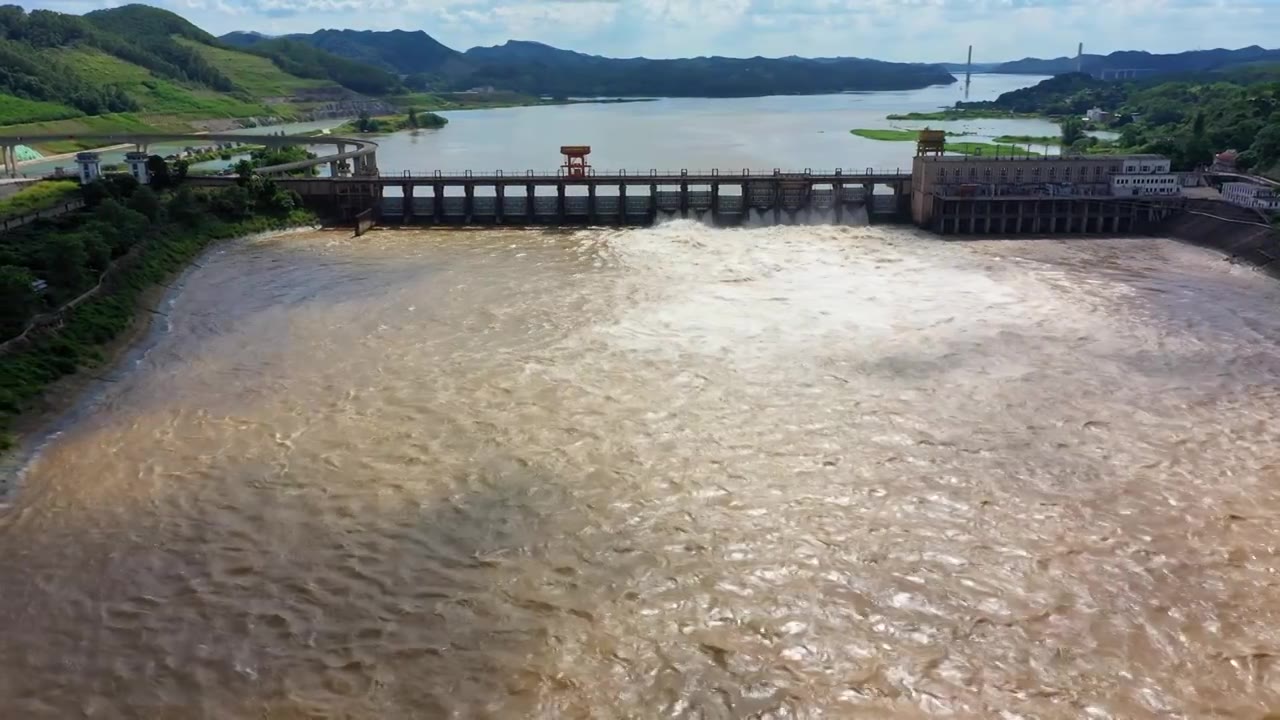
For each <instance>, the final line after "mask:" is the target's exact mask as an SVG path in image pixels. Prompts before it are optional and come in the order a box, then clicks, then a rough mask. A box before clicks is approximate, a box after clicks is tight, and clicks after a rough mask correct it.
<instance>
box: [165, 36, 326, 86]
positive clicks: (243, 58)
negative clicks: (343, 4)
mask: <svg viewBox="0 0 1280 720" xmlns="http://www.w3.org/2000/svg"><path fill="white" fill-rule="evenodd" d="M177 42H179V43H180V44H183V45H186V46H187V47H188V48H190V49H191V51H192V52H194V53H197V54H199V55H200V56H201V57H203V58H205V59H206V60H207V61H208V62H211V63H213V64H215V65H217V66H218V67H220V68H222V69H223V71H224V72H226V73H227V74H228V75H231V76H233V77H235V79H236V83H237V84H238V85H239V87H240V88H242V89H243V90H244V91H245V92H246V93H248V94H249V95H251V96H253V97H260V98H288V97H292V96H293V95H294V94H295V93H297V92H299V91H305V90H317V89H322V88H324V87H331V86H330V85H329V83H326V82H324V81H322V80H315V79H309V78H300V77H297V76H294V75H290V74H289V73H287V72H285V71H284V70H281V69H280V68H279V67H277V66H276V64H275V63H273V62H271V60H270V59H268V58H264V57H260V56H258V55H250V54H249V53H244V52H239V51H236V50H228V49H226V48H220V47H214V46H211V45H204V44H201V43H197V42H193V41H190V40H178V41H177Z"/></svg>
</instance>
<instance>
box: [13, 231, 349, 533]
mask: <svg viewBox="0 0 1280 720" xmlns="http://www.w3.org/2000/svg"><path fill="white" fill-rule="evenodd" d="M323 229H325V228H324V227H322V226H320V225H307V226H301V227H293V228H283V229H280V230H269V231H266V232H258V233H250V234H247V235H240V236H237V237H231V238H225V239H222V240H217V241H215V242H212V243H210V244H209V245H208V246H207V247H205V248H204V249H203V250H201V251H200V252H199V253H198V254H197V255H196V256H194V257H193V258H191V260H190V261H189V262H188V263H187V264H186V266H185V267H183V268H182V269H180V270H178V271H175V272H174V273H172V274H171V275H170V276H168V277H166V278H164V280H163V281H161V282H157V283H155V284H154V285H152V286H151V287H148V288H147V289H145V290H142V291H141V292H140V293H139V295H138V298H137V301H136V302H135V303H134V308H133V309H134V314H133V317H132V318H131V319H130V321H129V324H128V326H127V327H126V328H125V329H124V330H123V331H121V332H120V334H118V335H116V337H114V338H112V339H111V340H110V341H108V342H107V343H104V344H103V345H101V346H100V347H99V348H98V350H99V351H100V352H101V353H102V356H103V361H102V362H101V363H98V364H96V365H87V366H80V367H79V368H77V369H76V371H75V372H73V373H71V374H70V375H66V376H64V377H61V378H58V379H57V380H55V381H54V382H52V383H51V384H50V385H49V386H48V387H47V388H45V390H44V391H43V392H42V393H41V395H40V397H39V399H37V400H36V401H35V402H34V403H32V406H31V407H29V408H27V409H26V410H24V411H23V412H21V413H19V414H18V415H17V416H15V418H14V420H13V422H12V425H11V426H10V427H9V432H10V433H11V435H12V437H13V440H14V444H13V447H11V448H10V449H8V450H5V451H0V513H3V512H4V511H5V510H7V509H8V508H10V507H12V505H13V502H14V499H15V497H16V496H17V494H18V493H19V492H20V491H21V486H22V478H23V475H24V474H25V472H26V470H27V468H28V467H30V466H31V464H32V463H33V462H35V461H36V460H37V459H38V458H39V456H40V453H41V452H42V451H43V449H44V448H45V446H46V445H47V444H48V443H49V442H50V441H52V440H54V439H55V438H57V437H58V435H60V434H61V433H62V431H63V430H64V429H65V428H66V427H67V426H68V425H69V424H71V423H74V422H75V421H76V420H78V419H79V418H80V417H81V416H82V415H83V413H84V411H86V410H88V409H90V408H91V407H92V406H93V405H94V403H95V402H97V401H98V400H99V399H101V397H102V394H103V393H104V392H105V391H106V390H107V389H108V387H109V385H110V384H112V383H114V382H116V380H114V379H112V378H111V377H110V376H111V375H113V374H115V373H118V372H120V371H122V370H124V369H125V365H126V364H127V363H128V362H129V361H130V360H140V359H141V358H142V357H144V356H145V355H146V353H147V352H148V351H149V350H150V349H151V348H153V347H154V346H155V345H156V343H157V342H158V341H159V339H160V337H161V336H162V333H163V332H164V331H163V330H161V329H160V328H159V327H158V326H157V325H156V322H155V318H156V316H157V315H161V316H167V314H166V313H164V312H162V310H163V309H164V308H165V306H166V305H171V304H172V303H173V302H174V301H175V300H176V299H177V298H178V297H179V296H180V295H181V294H182V292H183V290H184V289H185V287H186V282H187V280H188V279H189V277H190V275H191V273H193V272H195V271H197V270H200V269H201V267H202V264H203V263H202V261H203V260H204V259H205V258H207V257H208V256H209V255H211V254H212V253H214V252H218V251H220V250H222V249H223V248H225V247H227V246H228V245H232V244H237V243H248V242H256V241H259V240H266V239H270V238H275V237H281V236H286V235H292V234H298V233H304V232H316V231H320V230H323Z"/></svg>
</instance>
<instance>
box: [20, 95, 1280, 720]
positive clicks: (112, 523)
mask: <svg viewBox="0 0 1280 720" xmlns="http://www.w3.org/2000/svg"><path fill="white" fill-rule="evenodd" d="M975 86H976V82H975ZM947 92H951V93H952V94H954V89H948V90H947ZM833 97H838V98H845V97H849V96H833ZM772 101H773V99H762V100H754V101H748V100H741V101H739V100H731V101H674V100H673V101H662V102H661V103H651V104H645V105H616V106H599V108H608V112H618V113H624V114H625V113H632V112H636V113H644V112H657V111H660V110H662V108H664V107H667V108H672V107H674V106H675V105H676V104H678V103H689V104H690V109H689V110H688V112H690V113H694V114H697V113H714V114H718V116H717V119H716V120H715V123H719V124H720V125H722V126H723V125H725V124H731V123H734V122H735V121H734V120H733V118H734V117H738V118H739V119H738V120H737V121H736V124H737V126H739V127H740V128H752V127H754V128H755V129H756V130H757V131H756V132H751V131H749V130H746V129H743V130H741V131H740V130H738V129H735V130H733V131H732V132H727V133H726V134H725V135H723V136H721V137H722V145H721V147H722V148H725V155H724V156H711V155H707V156H704V157H698V156H688V155H684V154H683V153H684V152H685V150H684V149H685V148H692V147H695V146H697V145H698V143H697V142H696V141H695V140H693V139H690V138H689V137H681V136H675V137H667V136H666V134H665V133H663V132H657V131H655V132H654V133H653V134H652V135H649V136H646V137H639V136H636V135H634V134H632V133H630V132H629V131H628V128H630V127H631V126H629V125H626V124H625V123H626V122H629V121H627V120H625V119H624V120H620V121H619V122H621V123H623V124H622V125H619V126H618V132H617V135H618V137H619V138H622V139H625V140H626V141H627V143H630V144H640V143H648V144H650V145H651V146H652V152H650V153H649V154H647V155H645V154H642V153H640V152H639V150H636V149H623V150H609V153H614V152H616V153H618V154H617V155H609V157H610V158H614V157H616V158H617V161H616V162H617V164H619V165H626V166H631V165H633V164H634V163H635V162H637V161H639V160H640V159H643V158H645V157H653V158H657V160H655V162H659V161H662V162H666V163H672V164H673V167H678V166H680V165H685V166H689V167H693V166H696V165H697V164H698V163H699V162H703V161H705V162H712V161H717V162H716V164H717V165H720V166H722V167H732V166H734V165H744V166H750V165H752V164H759V163H760V162H763V161H765V160H766V159H767V158H770V157H775V156H779V157H780V160H785V159H786V158H787V156H788V154H789V153H794V154H795V157H796V159H797V161H798V162H797V163H794V164H801V165H808V164H812V165H814V166H815V167H817V166H819V164H820V163H819V161H821V160H823V159H824V155H825V151H814V150H802V149H798V148H799V145H789V146H788V147H787V148H779V149H777V151H776V152H773V153H771V152H770V151H767V149H763V150H762V149H759V148H755V147H748V146H749V145H750V143H748V142H747V141H746V139H745V138H749V137H754V138H756V139H758V140H760V141H761V142H766V143H767V142H773V141H774V139H776V138H777V137H781V136H784V135H785V134H786V133H785V131H786V129H787V126H784V125H783V124H782V123H781V121H780V120H776V119H768V118H766V119H760V118H759V117H754V119H753V116H751V115H750V113H745V114H744V113H742V112H738V111H735V110H721V109H717V107H718V106H719V104H721V103H726V104H728V106H729V107H735V106H739V104H742V105H750V104H751V103H765V102H772ZM779 101H780V102H781V101H786V102H796V103H805V102H809V103H818V102H826V101H819V100H817V99H806V98H785V99H782V100H779ZM873 101H874V102H882V101H880V100H867V102H873ZM831 102H834V101H831ZM883 102H885V103H886V104H889V103H888V102H887V101H883ZM699 104H701V105H699ZM934 104H947V103H946V102H939V103H934ZM699 107H701V110H699V109H698V108H699ZM599 108H589V107H581V108H535V109H528V110H508V111H494V113H497V114H499V115H501V114H503V113H507V114H514V115H517V116H518V115H519V113H522V112H530V113H532V112H535V111H536V112H563V113H571V112H583V113H594V112H604V111H603V110H600V109H599ZM894 110H896V108H895V109H890V110H887V111H884V112H891V111H894ZM663 112H668V111H665V110H663ZM670 112H675V110H670ZM876 112H878V113H880V115H881V116H883V114H884V112H882V111H880V110H877V111H876ZM767 114H768V113H765V115H767ZM818 114H820V113H818V112H817V111H814V113H813V115H814V116H816V115H818ZM834 115H835V113H834V111H833V117H834ZM466 117H468V118H473V119H475V123H476V124H477V125H480V124H483V123H484V122H495V123H496V122H498V121H497V120H493V121H490V120H486V118H489V117H491V116H490V115H487V114H480V113H469V114H466ZM809 117H810V116H809V115H807V114H804V113H801V115H800V117H798V118H796V120H795V122H796V124H797V126H798V127H807V126H806V125H805V123H809V122H811V120H810V119H808V118H809ZM455 122H456V124H451V125H450V126H449V128H447V129H446V130H445V131H443V132H441V133H434V134H422V135H419V136H417V137H416V138H414V137H409V136H404V140H400V139H399V138H401V136H396V139H393V143H394V142H403V143H405V145H404V147H405V148H417V150H414V152H419V153H421V157H432V158H443V159H442V160H441V161H440V163H439V164H440V166H441V167H448V168H454V167H465V166H467V165H475V166H477V167H489V168H493V167H497V165H496V164H495V163H496V162H498V161H499V160H502V159H504V158H502V157H499V153H501V152H503V151H504V150H505V149H506V146H500V145H495V146H494V147H487V146H483V145H479V146H476V147H475V148H474V149H475V152H476V153H477V154H478V156H479V157H481V158H482V159H484V160H487V161H488V165H487V166H486V165H485V163H483V162H480V161H477V162H475V163H465V162H464V160H465V159H466V158H467V155H466V153H464V152H463V150H462V149H460V148H454V147H453V146H452V145H451V144H450V143H454V142H460V141H455V140H453V139H449V133H453V132H454V131H455V130H459V131H461V132H460V134H462V133H466V132H471V131H469V130H464V129H463V128H465V127H466V126H467V124H468V123H463V122H461V121H460V120H459V121H455ZM504 122H506V121H504ZM512 122H513V123H514V121H512ZM566 122H568V121H566ZM574 122H582V123H583V124H582V125H581V128H590V127H594V124H593V123H587V122H586V121H585V120H581V119H579V120H575V121H574ZM601 122H604V121H603V120H602V121H601ZM775 122H777V123H779V124H778V125H777V127H776V132H765V131H764V129H766V128H768V127H770V123H775ZM516 124H518V123H516ZM826 125H827V126H829V127H830V128H831V129H830V130H829V131H828V133H826V134H828V135H833V136H834V134H836V133H837V132H838V133H840V140H841V141H842V142H847V143H852V142H857V143H863V142H871V141H862V140H860V139H857V138H853V137H851V136H849V135H848V132H847V131H848V129H849V128H852V127H859V126H861V124H860V123H859V122H858V121H856V120H854V121H845V120H843V119H841V120H840V121H839V122H837V121H836V120H835V119H832V120H831V121H830V122H828V123H826ZM513 126H514V125H512V124H508V125H507V126H506V127H513ZM566 127H567V126H566ZM569 129H570V130H572V133H570V132H569V130H566V131H565V133H564V134H566V135H568V134H574V135H575V136H577V135H579V134H585V133H586V130H585V129H573V128H569ZM1006 131H1007V130H1006V129H1005V128H1000V129H999V130H998V133H1003V132H1006ZM477 132H479V131H477ZM597 132H603V131H597ZM1025 134H1041V133H1037V132H1028V133H1025ZM795 136H797V135H795V134H793V137H795ZM600 137H601V138H602V139H597V138H596V137H585V138H581V141H582V142H584V143H592V144H600V145H601V146H602V151H601V155H602V156H604V155H605V152H604V151H603V146H605V145H607V144H608V143H607V142H605V140H607V138H603V136H600ZM734 138H741V139H742V140H741V142H740V141H739V140H736V139H734ZM813 138H817V139H813ZM821 138H822V135H820V134H818V133H817V132H816V131H815V132H814V133H813V134H812V136H811V137H810V139H811V140H812V141H813V142H815V143H822V142H825V140H822V139H821ZM534 140H535V138H530V139H529V144H530V147H532V146H533V143H534ZM561 141H562V140H561V138H560V137H559V136H555V137H547V138H546V139H545V140H537V147H538V148H540V149H539V150H538V154H537V157H542V156H543V154H547V155H548V156H549V159H548V162H547V163H543V164H539V165H532V166H533V167H545V166H546V165H548V164H551V162H552V161H554V151H555V149H556V147H558V145H559V144H560V143H561ZM504 142H505V141H504ZM393 143H388V144H387V145H393ZM415 143H416V144H415ZM880 144H881V145H890V146H892V144H884V143H880ZM387 145H384V147H386V146H387ZM619 145H622V143H615V145H612V146H610V147H617V146H619ZM908 145H910V144H908ZM393 146H394V145H393ZM520 146H521V144H520V143H514V144H513V145H512V146H511V147H513V148H519V147H520ZM543 146H545V147H543ZM734 147H738V148H739V149H738V150H733V149H732V148H734ZM664 148H665V149H664ZM405 152H406V153H408V152H409V150H408V149H406V150H405ZM510 152H511V158H510V163H505V162H504V163H503V165H511V164H516V165H517V166H519V167H523V166H525V165H529V164H532V163H533V160H534V159H535V156H534V155H533V154H530V155H527V156H526V155H519V154H517V153H522V152H525V151H524V150H519V149H512V150H511V151H510ZM529 152H530V153H532V151H529ZM689 152H693V151H692V150H690V151H689ZM735 152H737V153H739V154H733V153H735ZM626 153H633V154H632V155H627V154H626ZM804 153H808V154H804ZM381 157H383V155H382V154H381V153H380V158H381ZM385 157H386V159H384V160H382V162H383V164H384V165H387V164H388V163H389V162H391V161H392V160H393V159H394V158H395V157H396V153H395V152H388V153H386V155H385ZM721 158H723V159H721ZM445 160H447V161H448V162H445ZM884 161H885V162H888V161H891V158H885V159H884ZM771 162H772V161H771ZM675 163H679V165H675ZM608 164H610V165H612V164H614V163H613V162H610V163H608ZM652 164H653V163H648V164H646V167H647V166H649V165H652ZM775 164H783V165H785V163H781V162H779V163H775ZM825 164H826V165H833V164H837V163H833V162H827V163H825ZM876 164H878V161H877V163H876ZM659 167H660V166H659ZM1278 303H1280V287H1278V286H1276V285H1275V284H1274V281H1271V280H1269V279H1268V278H1266V277H1264V276H1261V275H1260V274H1256V273H1254V272H1252V271H1249V270H1247V269H1244V268H1241V267H1236V266H1232V265H1230V264H1229V263H1226V262H1223V260H1222V258H1221V256H1220V255H1217V254H1214V253H1211V252H1208V251H1205V250H1201V249H1197V248H1192V247H1188V246H1185V245H1182V244H1178V243H1175V242H1173V241H1169V240H1162V239H1155V238H1129V239H1107V240H1096V239H1083V240H1070V241H1058V240H990V241H978V242H965V243H959V242H947V241H942V240H939V239H938V238H936V237H933V236H929V235H926V234H924V233H921V232H918V231H916V230H913V229H906V228H892V227H880V226H877V227H829V226H785V227H759V228H743V229H711V228H707V227H703V226H701V225H698V224H695V223H693V222H690V221H677V222H671V223H667V224H663V225H659V226H656V227H652V228H645V229H631V230H614V229H606V228H588V229H582V230H576V231H540V230H521V229H512V230H503V231H494V230H483V231H480V230H476V231H454V230H436V231H427V230H420V229H417V230H411V229H405V230H383V231H378V232H373V233H370V234H368V235H365V236H363V237H361V238H351V237H350V232H349V231H348V232H343V231H315V232H312V231H308V232H299V233H286V234H281V235H277V236H274V237H267V238H256V239H246V240H242V241H237V242H229V243H224V244H222V245H219V246H216V247H215V248H213V249H212V250H211V251H210V252H208V253H207V254H206V255H204V256H203V257H202V258H201V259H200V260H199V262H198V264H197V265H196V266H194V267H192V268H191V269H190V270H189V272H188V273H186V274H185V275H184V276H183V277H181V278H180V279H178V280H176V281H175V283H174V287H173V288H172V290H171V291H170V293H169V294H168V296H167V298H166V299H165V301H164V302H163V303H162V304H161V305H160V306H159V308H158V311H159V313H161V314H159V315H156V316H155V320H154V323H153V328H152V330H151V332H150V333H149V334H147V336H146V337H145V338H143V339H142V340H141V341H140V342H139V343H138V344H137V345H136V346H135V347H134V348H133V349H132V350H131V351H129V352H127V353H126V354H125V355H124V357H123V358H122V360H121V362H119V363H118V364H117V365H115V366H113V367H111V368H108V369H106V370H103V371H102V372H103V373H104V374H103V376H102V380H103V382H101V383H98V384H97V385H95V387H94V389H93V390H92V391H91V392H90V393H89V395H88V396H87V397H85V398H84V400H83V401H82V402H81V403H80V404H78V405H77V406H76V407H75V408H74V410H73V411H72V412H70V413H69V414H68V415H67V416H66V417H64V418H62V419H61V420H60V421H59V422H57V423H56V425H55V427H54V428H53V432H52V433H50V434H49V435H48V436H47V437H45V438H44V439H43V441H42V442H41V443H40V444H39V447H38V449H36V451H35V452H33V453H31V454H30V456H29V457H28V458H26V462H25V463H24V466H23V468H22V470H21V474H20V477H19V479H18V482H17V488H16V491H15V492H14V493H13V494H12V495H11V496H10V497H9V498H8V502H9V505H8V506H7V507H6V508H5V509H4V510H3V511H0V583H2V587H3V590H2V591H0V708H3V709H2V710H0V716H4V717H9V716H12V717H20V718H59V719H61V718H69V717H92V718H113V719H114V718H175V719H176V718H183V719H185V718H269V719H276V718H288V719H290V720H293V719H296V718H358V719H362V720H363V719H366V718H368V719H374V718H413V717H421V718H436V717H459V718H465V717H495V718H499V717H513V718H514V717H540V718H562V717H602V718H612V717H618V718H621V717H659V716H664V717H667V716H669V717H690V718H747V717H762V718H808V717H869V718H875V717H886V718H887V717H907V718H914V717H924V716H930V715H944V716H953V717H1009V718H1018V717H1025V718H1033V717H1034V718H1078V717H1090V718H1116V719H1121V718H1148V717H1150V718H1155V717H1207V716H1215V715H1217V716H1223V717H1247V718H1256V717H1261V716H1263V715H1264V714H1265V713H1266V712H1267V711H1268V710H1274V708H1276V707H1280V660H1278V658H1280V629H1278V628H1280V626H1278V625H1277V623H1276V621H1275V617H1276V613H1277V609H1278V608H1280V579H1278V578H1277V575H1276V568H1277V567H1280V558H1277V548H1278V547H1280V485H1277V483H1276V478H1277V477H1280V450H1277V448H1280V355H1278V354H1277V353H1276V350H1275V348H1276V345H1277V342H1278V341H1280V315H1278V314H1277V313H1276V312H1275V308H1276V307H1277V304H1278Z"/></svg>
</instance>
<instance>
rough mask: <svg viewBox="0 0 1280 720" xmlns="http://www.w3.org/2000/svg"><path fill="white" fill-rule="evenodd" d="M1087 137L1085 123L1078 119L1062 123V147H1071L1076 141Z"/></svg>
mask: <svg viewBox="0 0 1280 720" xmlns="http://www.w3.org/2000/svg"><path fill="white" fill-rule="evenodd" d="M1082 137H1085V134H1084V121H1082V120H1081V119H1080V118H1077V117H1069V118H1067V119H1066V120H1063V121H1062V146H1063V147H1071V146H1072V145H1075V143H1076V141H1077V140H1079V139H1080V138H1082Z"/></svg>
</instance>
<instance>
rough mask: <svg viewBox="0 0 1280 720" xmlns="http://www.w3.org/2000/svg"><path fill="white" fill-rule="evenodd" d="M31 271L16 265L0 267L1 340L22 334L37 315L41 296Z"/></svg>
mask: <svg viewBox="0 0 1280 720" xmlns="http://www.w3.org/2000/svg"><path fill="white" fill-rule="evenodd" d="M35 282H36V278H35V276H34V275H32V274H31V271H30V270H28V269H26V268H24V267H17V266H15V265H4V266H0V338H8V337H13V336H14V335H17V334H18V333H20V332H22V330H23V328H25V327H26V325H27V321H28V320H30V319H31V316H32V315H34V314H35V312H36V307H37V306H38V304H39V302H40V296H39V294H38V293H37V292H36V289H35Z"/></svg>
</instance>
